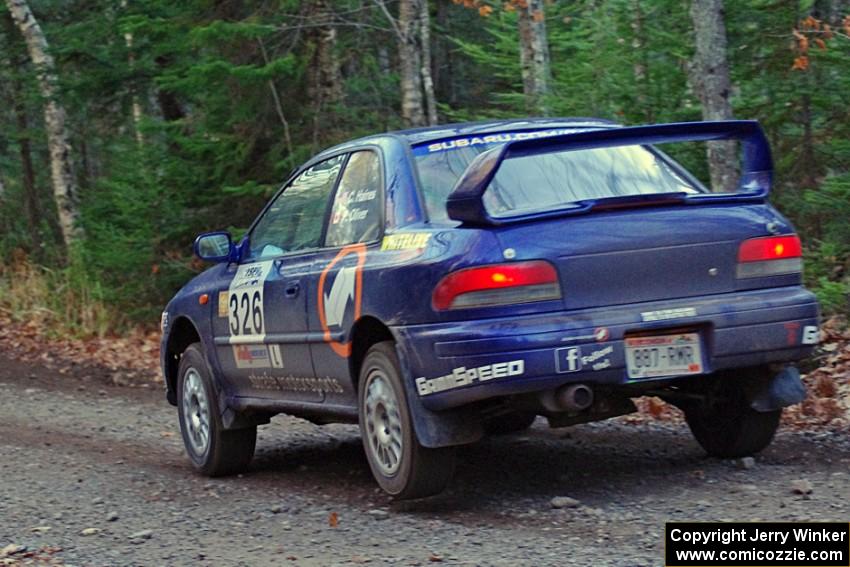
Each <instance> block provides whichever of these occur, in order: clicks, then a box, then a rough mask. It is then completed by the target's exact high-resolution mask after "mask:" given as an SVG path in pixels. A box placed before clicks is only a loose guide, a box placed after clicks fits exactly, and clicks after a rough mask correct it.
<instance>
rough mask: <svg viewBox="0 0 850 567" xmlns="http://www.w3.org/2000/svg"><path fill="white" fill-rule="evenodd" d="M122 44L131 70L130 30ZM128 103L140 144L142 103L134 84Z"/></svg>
mask: <svg viewBox="0 0 850 567" xmlns="http://www.w3.org/2000/svg"><path fill="white" fill-rule="evenodd" d="M121 9H122V10H127V0H121ZM124 45H126V46H127V65H128V66H129V67H130V70H131V71H133V70H135V68H136V53H135V52H134V51H133V34H132V33H130V32H125V33H124ZM130 105H131V108H132V112H133V128H134V130H135V132H136V143H137V144H138V145H139V146H142V145H143V144H144V143H145V138H144V136H143V135H142V130H141V123H142V116H143V111H142V103H141V102H139V94H138V93H137V92H136V88H135V87H134V86H131V87H130Z"/></svg>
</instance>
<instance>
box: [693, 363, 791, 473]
mask: <svg viewBox="0 0 850 567" xmlns="http://www.w3.org/2000/svg"><path fill="white" fill-rule="evenodd" d="M739 379H740V378H739ZM682 409H683V410H684V412H685V420H686V421H687V423H688V427H690V429H691V433H693V435H694V438H696V440H697V442H698V443H699V444H700V445H701V446H702V448H703V449H705V451H706V453H708V454H709V455H711V456H712V457H720V458H724V459H734V458H738V457H746V456H749V455H754V454H755V453H758V452H759V451H761V450H762V449H764V448H765V447H767V446H768V445H770V442H771V441H773V436H774V434H776V430H777V428H778V427H779V420H780V418H781V417H782V410H781V409H780V410H776V411H770V412H758V411H756V410H754V409H752V408H751V407H750V405H749V402H748V401H747V396H746V395H745V391H744V387H743V384H742V383H741V382H740V381H737V380H735V379H734V378H731V377H729V378H726V379H724V380H721V381H720V383H719V384H718V387H717V388H716V390H715V392H713V393H711V395H709V396H708V397H707V399H706V401H705V402H704V403H693V404H688V405H686V406H683V407H682Z"/></svg>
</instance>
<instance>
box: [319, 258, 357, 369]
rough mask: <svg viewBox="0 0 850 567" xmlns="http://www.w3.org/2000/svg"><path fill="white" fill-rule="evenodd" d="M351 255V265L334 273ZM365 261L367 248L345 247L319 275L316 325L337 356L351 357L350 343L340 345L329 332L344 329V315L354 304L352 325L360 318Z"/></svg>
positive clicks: (348, 264)
mask: <svg viewBox="0 0 850 567" xmlns="http://www.w3.org/2000/svg"><path fill="white" fill-rule="evenodd" d="M351 255H354V256H355V257H356V259H357V261H356V262H354V263H347V265H345V266H342V267H341V268H339V269H338V270H336V271H334V270H333V269H334V266H336V265H337V264H340V263H341V262H342V261H343V260H344V259H345V258H346V257H347V256H351ZM365 262H366V245H365V244H352V245H351V246H345V247H344V248H343V249H342V250H340V251H339V254H337V255H336V257H335V258H334V259H333V260H331V263H330V264H328V266H327V267H326V268H325V269H324V270H323V271H322V275H321V276H319V293H318V304H317V305H318V306H319V322H320V323H321V325H322V332H323V333H324V340H325V342H326V343H328V345H329V346H330V347H331V349H332V350H333V351H334V352H335V353H336V354H337V355H339V356H342V357H346V358H347V357H349V356H351V343H350V342H347V343H341V342H339V341H336V340H334V339H333V338H332V336H331V329H334V330H342V329H344V328H345V320H346V314H348V313H350V312H351V309H350V308H349V305H352V304H353V319H350V321H351V322H352V323H353V322H354V321H356V320H357V319H359V318H360V303H361V299H362V295H363V264H364V263H365Z"/></svg>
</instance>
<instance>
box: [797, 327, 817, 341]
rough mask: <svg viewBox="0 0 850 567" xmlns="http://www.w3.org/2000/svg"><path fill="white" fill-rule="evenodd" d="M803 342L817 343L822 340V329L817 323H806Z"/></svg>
mask: <svg viewBox="0 0 850 567" xmlns="http://www.w3.org/2000/svg"><path fill="white" fill-rule="evenodd" d="M801 342H802V343H803V344H804V345H816V344H818V343H819V342H820V331H818V328H817V327H816V326H815V325H806V326H805V327H803V338H802V340H801Z"/></svg>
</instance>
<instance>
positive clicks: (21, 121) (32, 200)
mask: <svg viewBox="0 0 850 567" xmlns="http://www.w3.org/2000/svg"><path fill="white" fill-rule="evenodd" d="M15 87H16V88H15V90H14V95H20V96H22V95H23V93H22V92H21V88H20V83H17V81H16V84H15ZM15 121H16V122H17V129H18V153H19V155H20V157H21V172H22V186H23V190H24V210H25V212H26V215H27V228H28V229H29V233H30V240H31V241H32V249H33V251H37V250H39V249H40V248H41V235H40V234H39V230H38V227H39V224H41V206H40V205H39V202H38V190H37V189H36V185H35V168H34V167H33V165H32V146H31V144H30V134H29V120H28V118H27V110H26V108H24V105H23V104H22V102H21V100H20V99H19V100H16V101H15Z"/></svg>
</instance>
